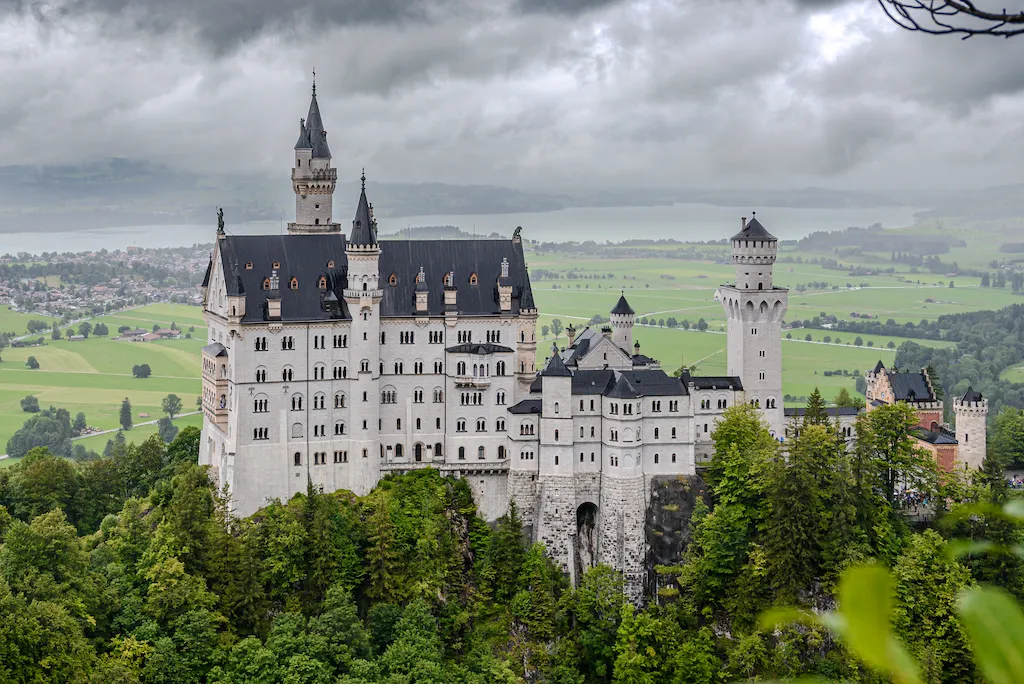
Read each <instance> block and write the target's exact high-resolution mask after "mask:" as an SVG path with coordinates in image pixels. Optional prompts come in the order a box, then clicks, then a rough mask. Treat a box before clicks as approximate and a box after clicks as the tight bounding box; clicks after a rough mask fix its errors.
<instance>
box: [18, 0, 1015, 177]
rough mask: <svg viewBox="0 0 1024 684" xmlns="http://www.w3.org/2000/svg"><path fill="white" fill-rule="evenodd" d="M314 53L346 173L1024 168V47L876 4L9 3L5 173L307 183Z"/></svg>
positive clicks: (775, 173)
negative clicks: (125, 168)
mask: <svg viewBox="0 0 1024 684" xmlns="http://www.w3.org/2000/svg"><path fill="white" fill-rule="evenodd" d="M313 67H315V68H316V72H317V88H318V94H319V98H320V106H321V111H322V113H323V118H324V121H325V125H326V127H327V130H328V131H329V140H330V145H331V150H332V152H333V153H334V155H335V156H334V162H335V166H337V167H338V168H339V174H340V175H341V176H343V177H352V178H355V177H356V176H358V175H359V169H360V167H361V166H363V165H365V166H366V167H367V173H368V175H370V177H371V178H372V179H374V180H379V181H402V182H425V181H443V182H451V183H498V184H505V185H510V186H515V187H525V188H543V187H551V188H562V187H578V186H581V185H597V186H607V185H617V186H626V187H628V186H641V185H642V186H656V187H671V186H685V187H704V188H707V187H720V188H758V187H799V186H804V185H810V184H814V185H824V186H828V187H835V188H849V189H857V188H882V187H886V186H895V187H908V188H915V187H942V188H947V187H948V188H953V187H956V186H958V185H963V186H970V187H974V186H980V185H986V184H1002V183H1012V182H1024V37H1021V38H1017V39H1011V40H997V39H986V38H974V39H972V40H968V41H961V40H958V39H957V38H955V37H931V36H924V35H917V34H910V33H906V32H903V31H899V30H897V29H896V28H894V27H893V26H892V25H890V24H889V23H888V20H887V19H886V18H885V17H884V15H883V14H882V12H881V10H880V9H879V8H878V6H877V5H876V4H875V3H874V2H873V1H870V0H868V1H864V2H849V3H837V2H827V1H821V0H819V1H813V0H803V1H794V0H765V1H750V0H715V1H714V2H708V1H707V0H677V1H668V0H662V1H658V0H654V1H643V2H630V1H628V0H621V1H615V0H435V1H433V2H423V1H422V0H288V1H284V0H55V2H53V3H50V4H47V3H46V2H45V1H44V2H43V3H39V2H36V1H35V0H0V165H6V164H25V163H39V164H51V163H76V162H83V161H92V160H98V159H103V158H108V157H112V156H119V157H128V158H132V159H149V160H152V161H154V162H158V163H164V164H169V165H172V166H175V167H180V168H184V169H189V170H205V171H223V172H232V171H239V170H251V171H257V172H261V173H264V174H267V175H270V174H275V175H278V174H283V175H285V177H286V176H287V173H288V168H289V167H290V165H291V154H292V153H291V146H292V145H293V144H294V142H295V138H296V136H297V130H298V121H299V118H300V117H302V116H305V114H306V109H307V107H308V105H309V88H310V70H311V68H313Z"/></svg>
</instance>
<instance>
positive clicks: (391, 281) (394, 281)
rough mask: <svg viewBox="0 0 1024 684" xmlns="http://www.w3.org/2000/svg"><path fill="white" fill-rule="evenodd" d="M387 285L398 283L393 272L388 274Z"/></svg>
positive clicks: (392, 285)
mask: <svg viewBox="0 0 1024 684" xmlns="http://www.w3.org/2000/svg"><path fill="white" fill-rule="evenodd" d="M388 285H390V286H391V287H394V286H395V285H398V278H397V277H396V276H395V274H394V273H392V274H391V275H390V276H388Z"/></svg>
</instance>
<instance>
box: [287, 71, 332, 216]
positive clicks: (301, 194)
mask: <svg viewBox="0 0 1024 684" xmlns="http://www.w3.org/2000/svg"><path fill="white" fill-rule="evenodd" d="M337 182H338V170H337V169H335V168H334V167H332V166H331V148H330V147H328V146H327V130H326V129H325V128H324V122H323V119H322V118H321V117H320V105H318V104H317V101H316V81H314V82H313V98H312V100H311V101H310V103H309V113H308V114H307V115H306V118H305V119H301V120H300V121H299V139H298V140H297V141H296V143H295V166H294V167H292V190H293V191H294V192H295V221H294V222H292V223H289V224H288V233H289V234H292V235H303V234H311V233H313V234H315V233H340V232H341V224H339V223H338V222H336V221H335V220H334V188H335V186H336V185H337Z"/></svg>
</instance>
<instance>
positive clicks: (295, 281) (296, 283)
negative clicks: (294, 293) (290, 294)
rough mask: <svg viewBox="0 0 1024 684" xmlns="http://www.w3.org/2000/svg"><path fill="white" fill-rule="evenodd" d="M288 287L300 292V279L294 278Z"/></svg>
mask: <svg viewBox="0 0 1024 684" xmlns="http://www.w3.org/2000/svg"><path fill="white" fill-rule="evenodd" d="M288 287H289V288H291V289H293V290H298V289H299V279H298V278H294V277H293V278H292V279H291V280H290V281H289V282H288Z"/></svg>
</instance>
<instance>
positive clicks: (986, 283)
mask: <svg viewBox="0 0 1024 684" xmlns="http://www.w3.org/2000/svg"><path fill="white" fill-rule="evenodd" d="M981 286H982V287H991V286H992V280H991V279H990V278H989V276H988V272H987V271H986V272H985V273H982V274H981Z"/></svg>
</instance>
